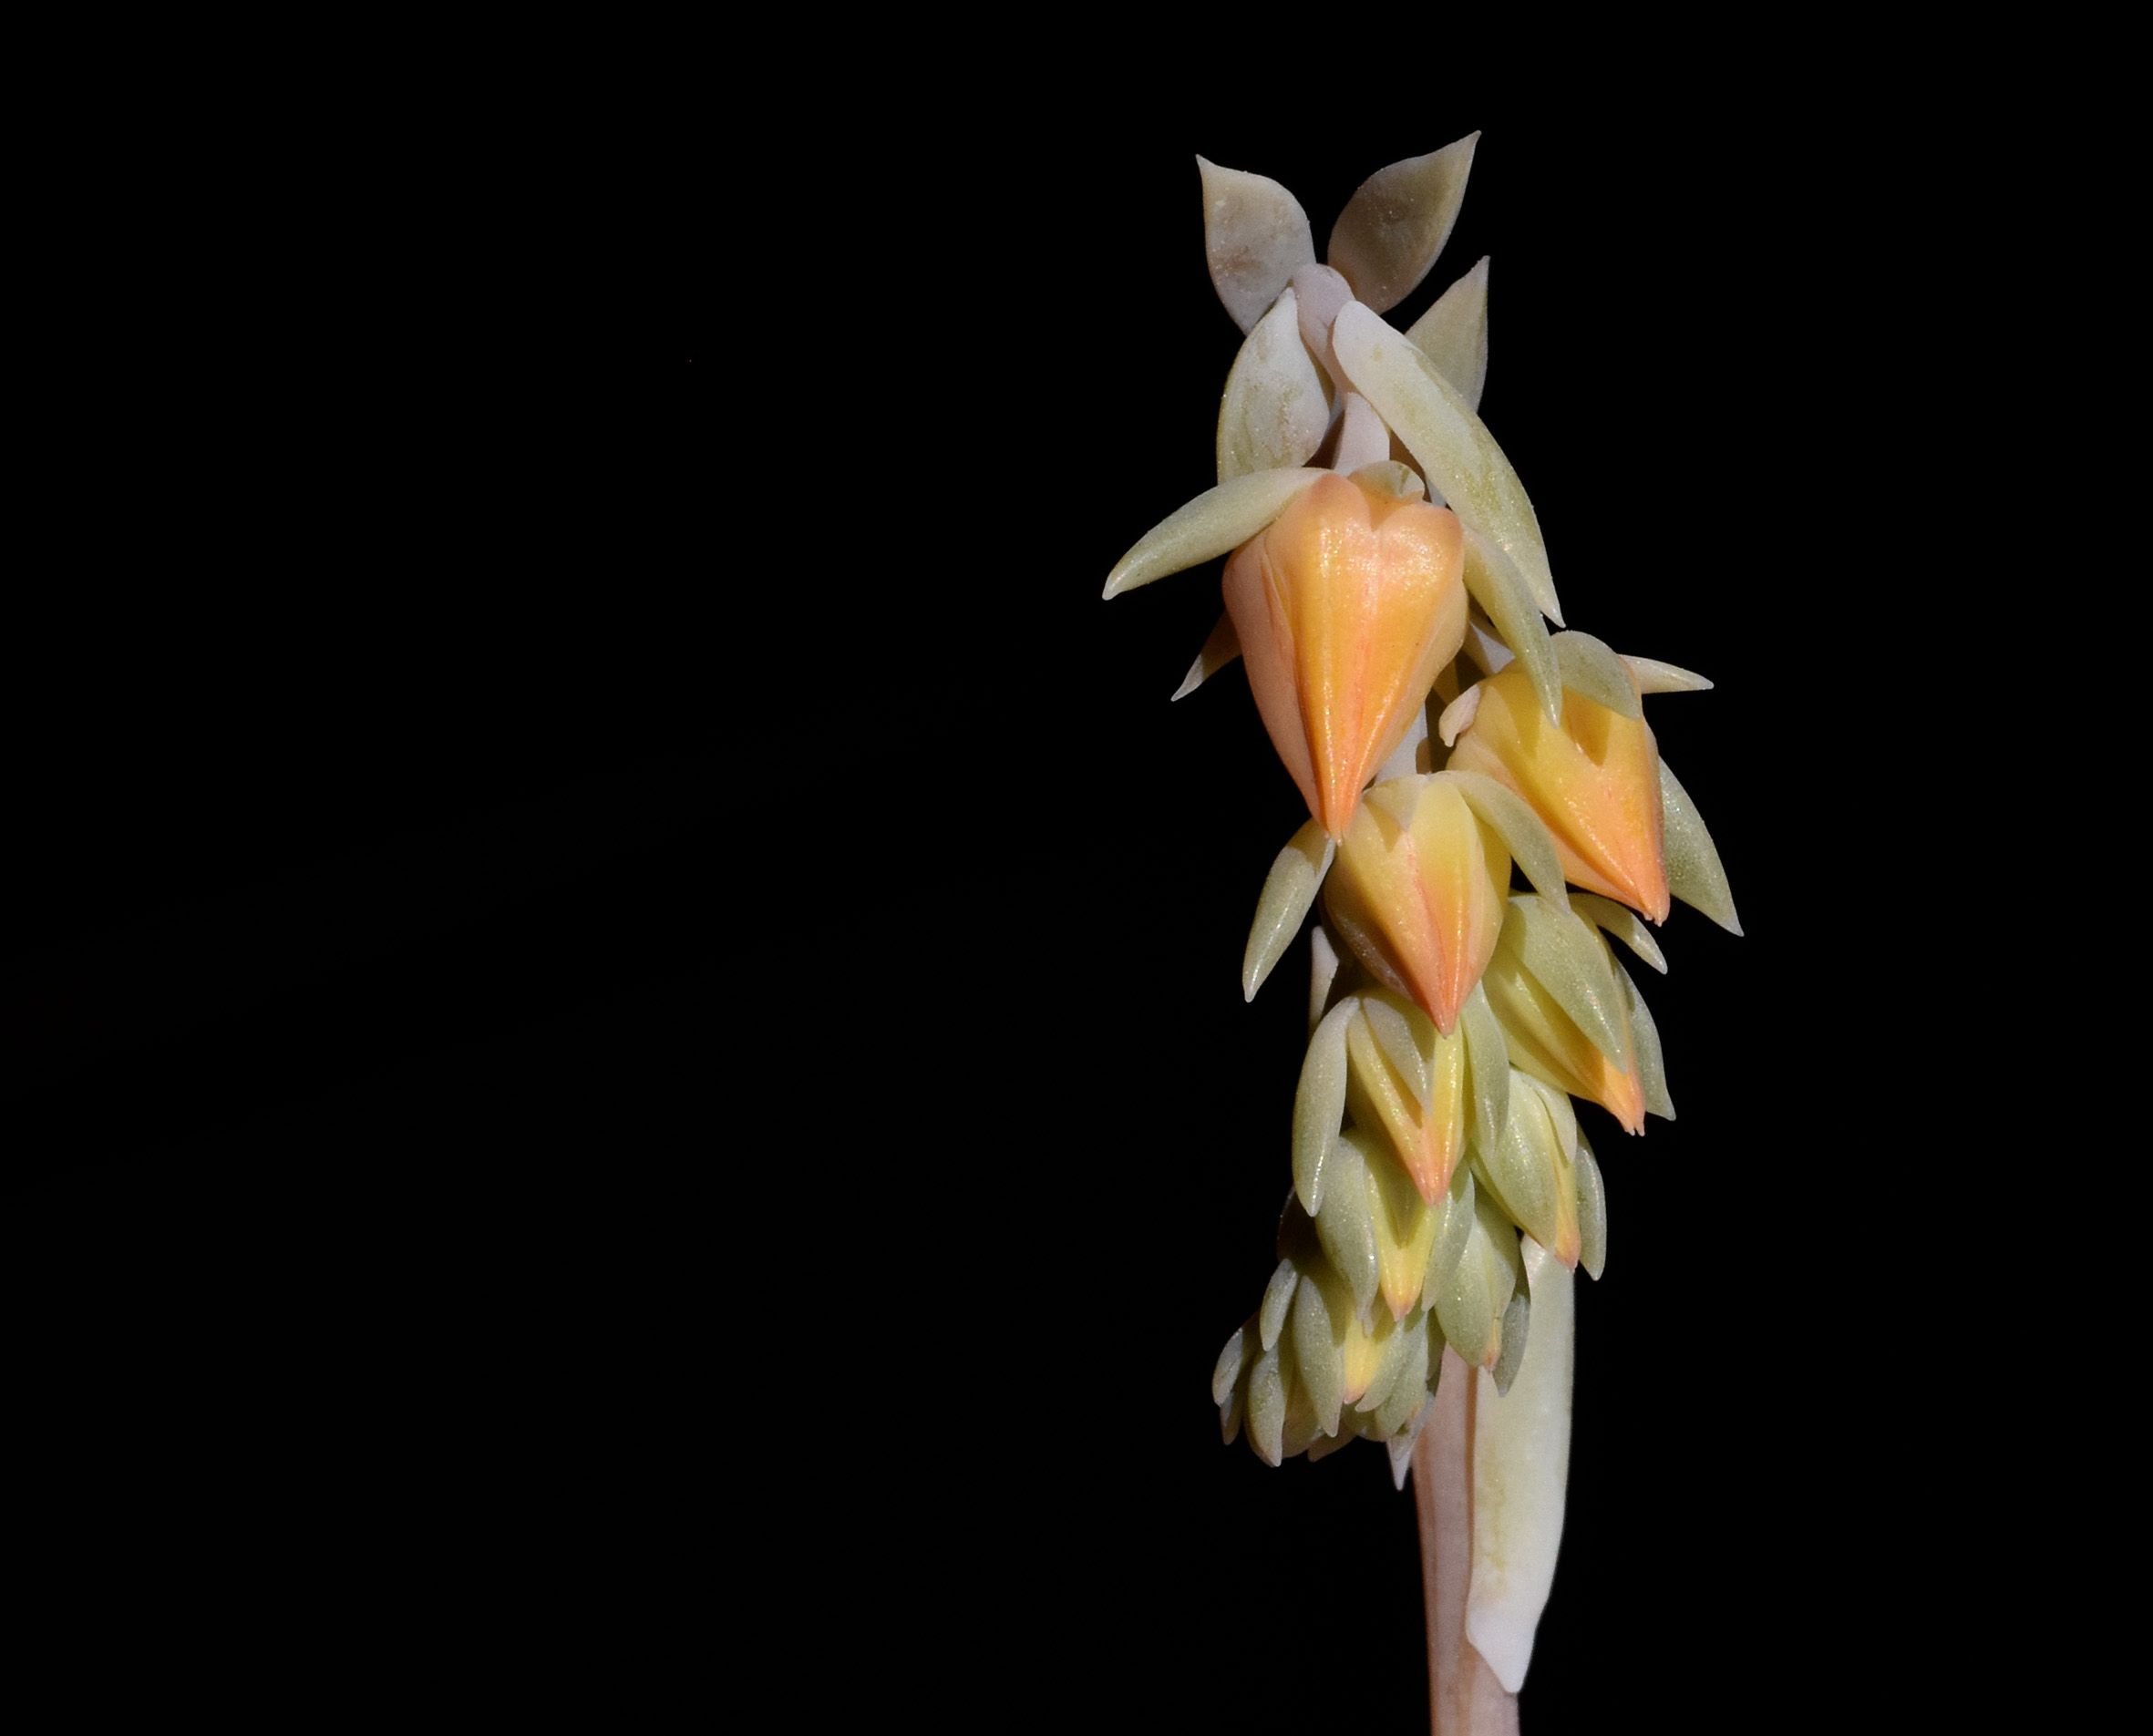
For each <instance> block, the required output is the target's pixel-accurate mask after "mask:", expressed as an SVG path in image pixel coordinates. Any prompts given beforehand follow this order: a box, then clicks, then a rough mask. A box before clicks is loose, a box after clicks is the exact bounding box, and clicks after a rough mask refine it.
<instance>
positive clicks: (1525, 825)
mask: <svg viewBox="0 0 2153 1736" xmlns="http://www.w3.org/2000/svg"><path fill="white" fill-rule="evenodd" d="M1442 776H1445V777H1447V778H1448V779H1450V780H1451V781H1452V782H1453V783H1455V784H1456V785H1457V786H1458V793H1459V794H1460V795H1461V796H1464V797H1465V799H1466V805H1467V806H1468V807H1470V808H1471V809H1472V810H1473V812H1474V813H1475V814H1476V815H1478V817H1480V818H1481V819H1483V820H1485V821H1486V822H1487V823H1488V824H1489V826H1492V827H1494V828H1495V829H1496V832H1497V834H1498V835H1499V837H1501V838H1502V841H1503V842H1504V844H1506V845H1507V846H1509V852H1510V858H1511V859H1512V860H1513V861H1515V862H1516V863H1517V864H1518V866H1519V868H1523V869H1524V870H1525V878H1527V879H1529V880H1530V881H1531V882H1532V885H1533V889H1534V890H1535V891H1537V892H1539V894H1540V896H1541V897H1542V898H1544V899H1547V900H1548V901H1549V902H1550V904H1553V905H1555V906H1557V907H1558V908H1560V909H1569V908H1570V889H1569V888H1568V887H1566V886H1565V885H1564V884H1563V883H1562V864H1561V860H1560V859H1559V858H1557V856H1556V855H1555V840H1554V839H1553V838H1552V837H1550V836H1549V833H1548V827H1547V822H1546V821H1545V820H1543V819H1541V818H1540V816H1539V815H1538V814H1535V813H1534V812H1533V811H1532V808H1531V806H1530V804H1529V803H1527V801H1526V800H1525V798H1524V797H1523V796H1520V795H1519V794H1518V792H1517V791H1516V790H1513V789H1506V788H1505V787H1504V786H1502V785H1500V784H1499V783H1497V782H1496V781H1495V780H1494V779H1493V778H1492V777H1489V776H1488V775H1487V774H1486V773H1485V772H1445V773H1443V774H1442Z"/></svg>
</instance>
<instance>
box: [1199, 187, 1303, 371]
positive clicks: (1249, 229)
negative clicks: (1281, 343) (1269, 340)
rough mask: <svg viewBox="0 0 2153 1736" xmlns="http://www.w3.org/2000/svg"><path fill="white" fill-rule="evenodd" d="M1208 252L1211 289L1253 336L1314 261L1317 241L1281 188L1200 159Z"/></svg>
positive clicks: (1297, 203) (1296, 202) (1295, 202)
mask: <svg viewBox="0 0 2153 1736" xmlns="http://www.w3.org/2000/svg"><path fill="white" fill-rule="evenodd" d="M1196 167H1197V169H1198V170H1199V171H1200V173H1201V175H1202V177H1203V252H1204V259H1205V261H1206V262H1208V263H1209V264H1210V271H1211V287H1212V288H1214V289H1216V290H1217V291H1218V292H1219V299H1220V301H1221V302H1223V303H1225V304H1226V311H1227V312H1228V313H1231V314H1232V315H1233V323H1234V324H1236V325H1238V326H1240V327H1241V330H1242V331H1244V332H1252V331H1254V330H1255V329H1256V324H1257V322H1258V321H1259V320H1261V319H1262V317H1263V315H1264V313H1265V312H1266V311H1267V310H1268V309H1269V308H1270V306H1271V304H1272V303H1273V302H1275V301H1277V300H1278V298H1279V292H1280V291H1282V290H1283V289H1284V288H1285V286H1286V284H1287V283H1288V282H1291V281H1292V279H1293V273H1294V272H1297V271H1299V270H1300V269H1301V267H1302V266H1303V265H1308V264H1313V262H1314V261H1315V237H1314V235H1313V233H1311V231H1310V230H1309V227H1308V213H1307V212H1306V211H1303V210H1302V209H1301V201H1300V200H1297V199H1295V198H1294V197H1293V194H1291V193H1289V192H1288V191H1287V190H1285V189H1284V188H1283V187H1281V186H1280V185H1279V184H1278V182H1276V181H1274V180H1269V179H1268V178H1266V177H1265V176H1262V175H1252V174H1249V173H1247V172H1246V171H1245V170H1242V169H1221V167H1220V166H1219V165H1218V164H1217V163H1211V162H1206V161H1205V160H1204V159H1202V158H1201V157H1199V158H1198V159H1196Z"/></svg>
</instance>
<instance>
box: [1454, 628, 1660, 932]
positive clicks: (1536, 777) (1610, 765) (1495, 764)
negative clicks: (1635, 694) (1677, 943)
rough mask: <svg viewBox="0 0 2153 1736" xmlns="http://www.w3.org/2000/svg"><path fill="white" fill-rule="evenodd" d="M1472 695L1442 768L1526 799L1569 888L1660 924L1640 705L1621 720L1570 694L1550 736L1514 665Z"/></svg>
mask: <svg viewBox="0 0 2153 1736" xmlns="http://www.w3.org/2000/svg"><path fill="white" fill-rule="evenodd" d="M1478 694H1479V703H1478V710H1477V711H1475V712H1474V714H1473V721H1472V724H1471V726H1470V727H1469V728H1468V729H1467V731H1466V732H1465V734H1463V735H1461V736H1460V737H1459V738H1458V745H1457V746H1456V747H1455V748H1454V749H1453V750H1452V751H1451V755H1450V761H1449V768H1450V769H1451V770H1452V771H1459V772H1485V773H1486V774H1487V775H1488V776H1489V777H1492V778H1494V779H1495V780H1496V781H1497V782H1498V783H1501V784H1507V785H1509V787H1510V788H1512V789H1514V790H1516V791H1517V792H1518V794H1519V795H1520V796H1523V797H1524V798H1525V799H1526V801H1528V802H1529V803H1530V804H1531V806H1532V810H1533V812H1534V813H1536V814H1538V815H1539V816H1540V818H1541V819H1542V820H1544V821H1546V822H1547V827H1548V830H1549V832H1550V834H1552V835H1553V837H1554V839H1555V850H1556V854H1557V855H1558V856H1559V857H1560V858H1561V862H1562V872H1563V874H1564V876H1565V877H1566V878H1568V879H1569V880H1570V882H1571V885H1573V886H1580V887H1582V888H1584V889H1585V890H1586V891H1588V892H1599V893H1602V894H1603V895H1605V896H1606V897H1608V898H1611V899H1621V900H1622V902H1623V903H1624V904H1627V905H1629V906H1630V907H1631V908H1632V909H1636V910H1642V911H1643V913H1644V914H1645V915H1646V916H1648V917H1650V918H1651V919H1653V921H1654V922H1664V921H1665V920H1666V919H1667V899H1668V894H1667V868H1666V857H1665V843H1664V837H1663V821H1662V817H1661V810H1660V750H1659V747H1658V745H1657V744H1656V743H1655V742H1654V741H1653V733H1652V730H1651V729H1650V728H1649V727H1648V726H1647V725H1646V724H1645V721H1644V718H1643V707H1642V706H1640V707H1638V708H1637V711H1638V714H1637V715H1635V716H1625V715H1623V714H1622V713H1621V712H1617V711H1612V710H1610V709H1609V708H1608V707H1607V706H1605V705H1602V704H1599V703H1598V702H1597V701H1594V700H1591V699H1588V698H1586V697H1585V696H1584V695H1583V694H1582V693H1578V692H1577V691H1576V689H1574V688H1571V689H1568V690H1566V691H1565V692H1564V693H1563V695H1562V727H1561V729H1560V730H1558V729H1556V728H1555V727H1554V726H1553V725H1552V724H1550V723H1549V722H1548V718H1547V714H1546V713H1545V712H1543V711H1542V710H1541V709H1540V702H1539V700H1538V699H1537V698H1536V697H1535V696H1534V694H1533V691H1532V683H1531V681H1530V678H1529V677H1528V676H1527V675H1526V673H1525V672H1524V671H1523V670H1522V669H1519V668H1517V667H1515V666H1513V667H1511V668H1509V669H1505V670H1504V671H1502V672H1501V673H1499V674H1496V675H1491V676H1489V678H1488V679H1487V680H1486V681H1484V682H1482V683H1480V684H1479V688H1478Z"/></svg>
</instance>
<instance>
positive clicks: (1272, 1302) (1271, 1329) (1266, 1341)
mask: <svg viewBox="0 0 2153 1736" xmlns="http://www.w3.org/2000/svg"><path fill="white" fill-rule="evenodd" d="M1300 1283H1301V1269H1300V1268H1299V1267H1297V1266H1295V1265H1294V1264H1293V1261H1292V1260H1291V1259H1282V1260H1281V1261H1279V1263H1278V1269H1277V1270H1276V1271H1274V1272H1272V1275H1271V1282H1270V1283H1268V1284H1266V1285H1265V1286H1264V1287H1263V1305H1262V1307H1261V1308H1259V1309H1258V1310H1256V1330H1257V1338H1258V1341H1259V1342H1260V1344H1261V1345H1262V1348H1263V1349H1264V1350H1267V1351H1268V1350H1269V1349H1270V1348H1271V1347H1272V1345H1273V1344H1276V1343H1277V1342H1278V1335H1279V1332H1280V1331H1281V1330H1283V1328H1284V1326H1285V1323H1286V1310H1287V1309H1289V1308H1291V1307H1292V1306H1293V1292H1294V1290H1295V1289H1298V1288H1299V1287H1300Z"/></svg>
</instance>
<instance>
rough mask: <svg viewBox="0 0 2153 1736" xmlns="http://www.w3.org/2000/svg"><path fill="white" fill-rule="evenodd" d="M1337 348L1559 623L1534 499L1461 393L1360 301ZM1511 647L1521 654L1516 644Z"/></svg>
mask: <svg viewBox="0 0 2153 1736" xmlns="http://www.w3.org/2000/svg"><path fill="white" fill-rule="evenodd" d="M1331 349H1332V353H1333V354H1334V355H1336V356H1337V358H1338V363H1339V365H1340V366H1341V367H1343V368H1344V370H1345V374H1346V377H1347V379H1348V380H1349V381H1350V382H1351V383H1352V385H1353V388H1354V390H1355V391H1356V392H1358V393H1359V394H1360V395H1362V396H1363V397H1365V398H1366V399H1367V400H1368V402H1369V403H1370V404H1373V405H1374V406H1375V413H1376V415H1378V416H1381V417H1382V418H1383V419H1384V420H1385V421H1386V422H1387V423H1389V424H1390V426H1392V428H1393V429H1395V430H1396V433H1397V436H1398V437H1399V438H1400V439H1401V440H1403V441H1405V443H1406V449H1407V450H1408V451H1409V452H1411V453H1412V454H1413V457H1415V459H1416V461H1417V462H1418V464H1419V466H1420V470H1421V474H1422V475H1424V476H1425V477H1427V479H1428V484H1429V486H1430V487H1431V488H1437V489H1440V490H1441V491H1442V495H1443V498H1444V499H1445V500H1447V502H1449V505H1450V508H1451V510H1452V511H1454V512H1455V513H1457V514H1458V519H1460V520H1461V521H1462V522H1463V523H1464V525H1465V526H1466V528H1467V529H1468V530H1478V532H1480V534H1481V535H1482V536H1484V537H1486V538H1487V539H1489V541H1490V542H1492V543H1493V544H1495V546H1496V547H1497V548H1499V549H1500V550H1502V551H1503V552H1504V553H1505V554H1506V555H1508V556H1509V558H1510V560H1511V561H1512V563H1513V564H1514V565H1515V566H1516V567H1517V569H1518V570H1519V572H1521V573H1523V574H1524V575H1525V581H1526V583H1527V584H1528V585H1530V587H1531V589H1532V595H1533V598H1534V600H1535V601H1536V602H1537V603H1538V604H1539V606H1540V611H1541V612H1542V613H1543V614H1545V615H1547V616H1549V617H1550V619H1551V620H1553V621H1555V622H1557V623H1558V624H1560V623H1561V620H1562V608H1561V603H1560V602H1559V601H1557V599H1556V596H1555V576H1554V574H1553V573H1552V572H1551V571H1550V570H1549V567H1548V550H1547V543H1546V539H1544V538H1542V537H1541V535H1540V519H1538V518H1537V517H1536V516H1535V515H1534V513H1533V510H1532V501H1531V499H1530V498H1529V497H1528V496H1527V495H1526V492H1525V485H1524V484H1523V483H1522V482H1520V481H1519V479H1518V472H1517V471H1516V469H1514V468H1513V467H1511V464H1510V461H1509V459H1508V458H1506V457H1504V456H1503V452H1502V448H1501V447H1499V446H1498V445H1497V444H1496V443H1495V437H1494V436H1493V435H1492V434H1490V433H1489V432H1488V429H1487V426H1486V425H1485V424H1484V423H1482V422H1481V420H1480V418H1479V417H1478V416H1475V415H1474V414H1473V411H1472V407H1471V406H1469V405H1468V404H1467V403H1466V401H1465V399H1464V398H1463V397H1461V396H1460V395H1458V388H1457V387H1456V386H1454V385H1451V384H1450V382H1449V381H1447V380H1446V379H1445V378H1444V377H1443V375H1441V374H1440V373H1439V372H1438V371H1437V368H1436V365H1435V364H1434V363H1432V362H1430V361H1429V360H1428V359H1427V356H1425V355H1423V354H1421V353H1420V352H1419V351H1418V350H1416V349H1415V348H1414V347H1413V345H1412V344H1409V343H1407V342H1406V334H1404V333H1403V332H1401V331H1399V330H1397V328H1396V327H1395V326H1392V325H1388V324H1385V322H1384V320H1383V318H1382V317H1381V315H1379V314H1377V313H1375V312H1374V311H1373V310H1372V309H1370V308H1368V307H1366V306H1365V305H1364V304H1363V303H1359V302H1348V303H1346V304H1345V305H1344V307H1343V308H1341V309H1340V310H1339V312H1338V318H1337V320H1336V321H1335V323H1334V324H1333V325H1332V327H1331ZM1490 612H1492V611H1490ZM1497 625H1498V626H1500V625H1501V621H1500V620H1498V621H1497ZM1510 649H1511V650H1513V651H1517V650H1518V649H1519V648H1518V646H1517V645H1516V644H1514V643H1513V644H1512V645H1511V647H1510ZM1519 654H1520V655H1522V654H1523V653H1522V652H1520V653H1519Z"/></svg>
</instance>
